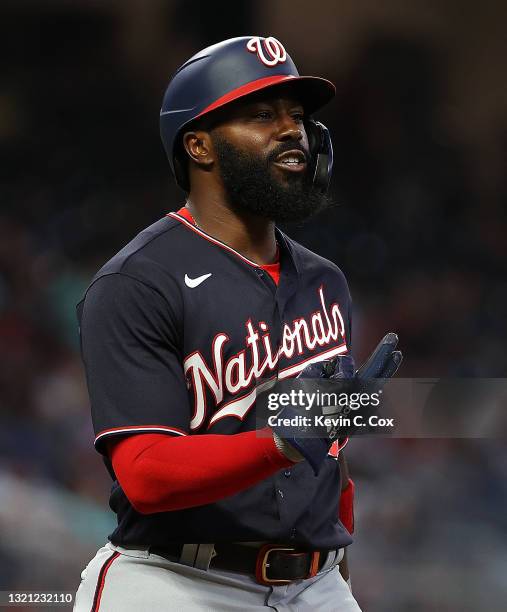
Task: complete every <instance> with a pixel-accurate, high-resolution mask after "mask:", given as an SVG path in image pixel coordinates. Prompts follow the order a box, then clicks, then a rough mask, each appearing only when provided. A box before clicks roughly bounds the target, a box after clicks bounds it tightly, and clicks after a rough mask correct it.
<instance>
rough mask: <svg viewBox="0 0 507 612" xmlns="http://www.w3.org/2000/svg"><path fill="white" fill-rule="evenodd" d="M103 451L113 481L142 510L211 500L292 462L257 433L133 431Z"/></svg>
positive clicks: (215, 499) (194, 504) (144, 512)
mask: <svg viewBox="0 0 507 612" xmlns="http://www.w3.org/2000/svg"><path fill="white" fill-rule="evenodd" d="M266 431H270V430H267V429H266ZM108 449H109V455H110V457H111V461H112V463H113V468H114V471H115V474H116V477H117V478H118V482H119V483H120V485H121V487H122V489H123V491H124V492H125V495H126V496H127V498H128V499H129V501H130V503H131V504H132V506H133V507H134V508H135V509H136V510H137V511H138V512H140V513H142V514H151V513H155V512H167V511H170V510H181V509H183V508H191V507H192V506H201V505H204V504H210V503H213V502H215V501H217V500H219V499H223V498H224V497H228V496H229V495H233V494H234V493H238V492H239V491H241V490H243V489H247V488H248V487H251V486H253V485H254V484H256V483H258V482H260V481H261V480H264V479H265V478H267V477H268V476H271V475H272V474H274V473H275V472H277V471H278V470H280V469H282V468H285V467H289V466H292V465H294V464H293V463H292V461H290V460H289V459H287V458H286V457H285V456H284V455H282V454H281V453H280V452H279V451H278V449H277V448H276V446H275V443H274V441H273V438H272V436H271V435H268V436H266V437H260V436H259V435H258V432H256V431H247V432H244V433H239V434H234V435H214V434H204V435H200V436H182V437H172V436H168V435H165V434H148V433H146V434H137V435H132V436H128V437H126V438H120V439H119V440H112V441H111V442H110V443H109V445H108Z"/></svg>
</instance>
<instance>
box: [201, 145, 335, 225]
mask: <svg viewBox="0 0 507 612" xmlns="http://www.w3.org/2000/svg"><path fill="white" fill-rule="evenodd" d="M213 145H214V148H215V151H216V153H217V159H218V167H219V172H220V176H221V178H222V181H223V184H224V187H225V191H226V195H227V199H228V201H229V203H230V204H231V206H233V207H234V208H235V209H237V210H238V211H248V212H250V213H253V214H255V215H258V216H260V217H264V218H266V219H270V220H271V221H275V222H276V223H281V222H287V221H303V220H305V219H309V218H310V217H312V216H313V215H314V214H316V213H318V212H320V211H322V210H324V209H325V208H326V207H327V206H328V204H329V200H328V198H327V197H326V196H325V195H324V194H322V193H321V192H319V191H317V190H316V189H315V188H314V187H313V184H312V177H311V176H310V174H311V171H309V170H307V171H306V172H304V173H302V174H299V173H294V174H291V173H289V172H288V173H287V180H286V182H285V184H284V183H283V182H282V180H281V179H279V178H277V177H276V176H274V174H273V169H272V166H271V164H272V162H273V161H274V160H275V159H276V158H277V157H278V155H280V154H281V153H284V152H285V151H291V150H294V149H297V150H299V151H301V152H303V153H304V155H305V157H306V159H307V162H308V154H307V152H306V151H305V150H304V149H303V148H302V147H301V145H300V143H299V142H297V141H292V142H284V143H282V144H281V145H280V147H278V148H277V149H276V151H273V152H272V153H271V154H270V155H269V157H268V158H262V157H258V156H254V155H250V154H248V153H245V151H243V150H240V149H237V148H236V147H234V146H233V145H231V144H230V143H229V142H227V141H226V140H224V139H223V138H221V137H220V136H218V135H215V136H214V137H213ZM309 165H310V164H308V165H307V168H308V167H309Z"/></svg>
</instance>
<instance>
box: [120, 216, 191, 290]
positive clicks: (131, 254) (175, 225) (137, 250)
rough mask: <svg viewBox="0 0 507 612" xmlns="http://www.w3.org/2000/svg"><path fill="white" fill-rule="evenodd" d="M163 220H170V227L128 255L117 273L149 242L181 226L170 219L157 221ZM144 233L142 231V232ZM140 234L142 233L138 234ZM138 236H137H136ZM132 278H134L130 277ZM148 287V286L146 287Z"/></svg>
mask: <svg viewBox="0 0 507 612" xmlns="http://www.w3.org/2000/svg"><path fill="white" fill-rule="evenodd" d="M163 219H170V220H171V221H173V225H170V226H169V227H167V228H166V229H165V230H164V231H162V232H160V233H159V234H156V235H155V236H152V237H151V238H149V239H148V240H146V242H145V243H144V244H143V245H142V246H141V247H139V248H138V249H136V250H135V251H134V252H133V253H130V255H129V256H128V257H125V259H124V261H123V262H122V264H121V266H120V269H119V270H118V272H119V273H121V272H122V270H123V268H124V266H125V265H126V263H127V262H128V261H129V259H130V258H131V257H133V256H134V255H137V253H139V252H140V251H142V250H143V249H144V247H146V246H148V245H149V244H150V243H151V242H153V241H154V240H155V239H156V238H159V237H160V236H163V235H164V234H167V232H170V231H171V230H173V229H175V228H176V227H178V226H179V225H181V224H178V223H177V222H176V221H175V220H174V219H173V218H172V217H167V216H165V217H163V218H162V219H159V221H162V220H163ZM143 231H144V230H143ZM140 233H141V234H142V232H140ZM138 236H139V234H138ZM132 278H134V277H132ZM148 286H149V285H148Z"/></svg>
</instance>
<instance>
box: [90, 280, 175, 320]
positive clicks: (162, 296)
mask: <svg viewBox="0 0 507 612" xmlns="http://www.w3.org/2000/svg"><path fill="white" fill-rule="evenodd" d="M114 275H118V276H124V277H126V278H130V279H132V280H134V281H136V282H138V283H140V284H141V285H144V286H145V287H147V288H148V289H150V290H151V291H153V293H156V294H157V295H158V296H159V297H161V298H162V300H163V301H164V302H165V303H166V304H167V306H168V307H169V310H170V311H171V312H172V313H173V314H174V309H173V307H172V306H171V304H170V303H169V301H168V300H167V298H166V297H165V295H163V294H162V293H161V292H160V291H159V290H158V289H157V288H156V287H153V286H152V285H150V284H149V283H147V282H146V281H144V280H141V279H140V278H137V276H134V275H133V274H129V273H128V272H123V271H122V270H121V269H120V270H115V271H114V272H105V273H104V274H101V275H100V276H98V277H97V278H96V279H94V280H93V282H92V283H90V285H89V286H88V287H87V289H86V292H85V295H84V297H83V299H82V300H80V302H79V303H81V302H84V301H85V299H86V296H87V294H88V291H89V290H90V289H91V288H92V287H93V285H95V283H96V282H97V281H99V280H100V279H101V278H107V277H108V276H114Z"/></svg>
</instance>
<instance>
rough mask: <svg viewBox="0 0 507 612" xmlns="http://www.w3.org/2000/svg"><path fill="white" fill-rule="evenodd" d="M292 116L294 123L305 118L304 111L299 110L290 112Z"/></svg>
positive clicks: (301, 121) (300, 121)
mask: <svg viewBox="0 0 507 612" xmlns="http://www.w3.org/2000/svg"><path fill="white" fill-rule="evenodd" d="M291 116H292V118H293V119H294V121H295V122H296V123H303V121H304V119H305V115H304V113H303V112H302V111H301V112H296V113H292V115H291Z"/></svg>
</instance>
